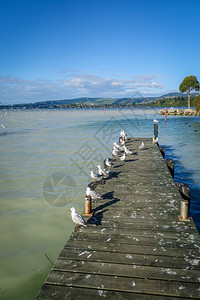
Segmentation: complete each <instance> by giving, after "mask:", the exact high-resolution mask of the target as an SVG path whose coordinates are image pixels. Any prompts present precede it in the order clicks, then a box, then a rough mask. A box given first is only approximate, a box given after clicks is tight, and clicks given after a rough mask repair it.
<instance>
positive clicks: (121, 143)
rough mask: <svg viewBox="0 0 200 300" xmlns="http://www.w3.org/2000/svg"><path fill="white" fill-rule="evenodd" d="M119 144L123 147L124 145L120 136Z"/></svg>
mask: <svg viewBox="0 0 200 300" xmlns="http://www.w3.org/2000/svg"><path fill="white" fill-rule="evenodd" d="M119 144H120V145H121V146H123V145H125V140H124V139H123V138H122V137H121V136H120V138H119Z"/></svg>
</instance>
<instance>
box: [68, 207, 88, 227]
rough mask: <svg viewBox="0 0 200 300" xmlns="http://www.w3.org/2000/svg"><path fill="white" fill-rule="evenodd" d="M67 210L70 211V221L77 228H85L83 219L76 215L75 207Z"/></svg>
mask: <svg viewBox="0 0 200 300" xmlns="http://www.w3.org/2000/svg"><path fill="white" fill-rule="evenodd" d="M69 210H70V211H71V217H72V221H73V222H74V223H75V224H76V225H77V227H79V226H84V227H86V226H87V224H86V222H85V220H84V219H83V217H82V216H81V215H79V214H78V213H77V211H76V209H75V207H71V208H70V209H69Z"/></svg>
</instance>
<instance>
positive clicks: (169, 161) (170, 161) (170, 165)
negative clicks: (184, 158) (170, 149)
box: [165, 158, 174, 178]
mask: <svg viewBox="0 0 200 300" xmlns="http://www.w3.org/2000/svg"><path fill="white" fill-rule="evenodd" d="M165 163H166V165H167V167H168V169H169V171H170V173H171V175H172V177H173V178H174V161H173V159H170V158H167V159H166V160H165Z"/></svg>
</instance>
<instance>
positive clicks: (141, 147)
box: [138, 142, 144, 150]
mask: <svg viewBox="0 0 200 300" xmlns="http://www.w3.org/2000/svg"><path fill="white" fill-rule="evenodd" d="M138 150H144V142H142V144H141V145H140V146H139V147H138Z"/></svg>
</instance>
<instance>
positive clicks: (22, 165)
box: [0, 109, 200, 300]
mask: <svg viewBox="0 0 200 300" xmlns="http://www.w3.org/2000/svg"><path fill="white" fill-rule="evenodd" d="M158 111H159V109H107V110H106V114H104V111H103V109H92V110H90V109H80V110H79V109H78V110H19V111H17V110H15V111H8V112H6V111H5V110H4V111H0V117H1V124H3V125H5V128H3V126H1V127H0V164H1V169H0V185H1V191H0V193H1V197H0V199H1V200H0V201H1V208H0V231H1V234H0V245H1V250H0V266H1V267H0V282H1V286H0V298H1V299H9V300H11V299H15V300H16V299H20V300H22V299H26V300H27V299H30V300H31V299H34V298H35V296H36V295H37V293H38V290H39V289H40V287H41V285H42V283H43V281H44V279H45V278H46V275H47V273H48V271H49V270H50V268H51V263H50V262H49V261H48V259H47V258H46V257H45V255H44V254H45V253H46V254H47V255H48V257H49V258H50V259H51V260H52V261H53V262H54V261H55V259H56V258H57V256H58V254H59V253H60V251H61V249H62V247H63V246H64V244H65V241H66V240H67V239H68V238H69V235H70V233H71V232H72V230H73V228H74V224H73V222H72V221H71V217H70V214H69V212H68V209H69V208H70V207H71V206H72V205H73V206H75V207H76V208H77V210H78V211H79V212H80V213H81V212H82V211H83V206H84V195H85V187H86V186H87V184H88V183H89V182H90V177H89V175H88V174H89V172H90V170H95V171H97V169H96V165H97V164H99V163H100V164H102V161H103V159H104V158H105V157H110V156H111V150H112V143H113V142H114V141H117V140H118V137H119V132H120V131H121V129H124V130H125V132H127V133H128V135H129V136H130V137H152V135H153V119H154V118H157V119H159V120H160V123H159V143H160V145H163V146H165V147H166V156H167V157H170V158H173V159H174V160H175V180H176V181H182V182H185V183H187V184H189V186H190V187H191V191H192V203H191V210H192V214H193V218H194V220H195V222H196V224H197V225H198V226H199V228H200V224H199V223H198V222H200V196H199V194H200V193H199V191H200V157H199V153H200V118H199V117H182V116H180V117H178V116H170V117H168V119H167V123H166V124H165V123H164V117H163V116H159V115H157V112H158ZM4 133H6V134H4Z"/></svg>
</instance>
